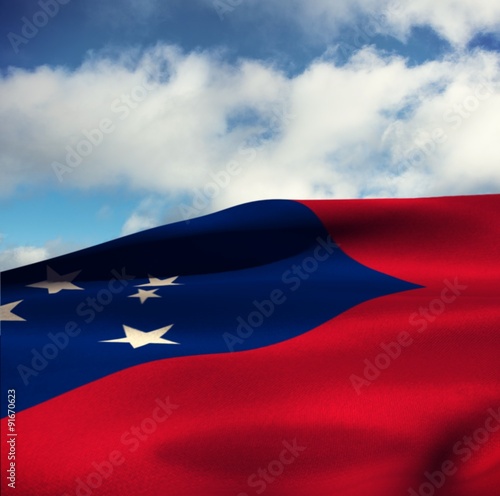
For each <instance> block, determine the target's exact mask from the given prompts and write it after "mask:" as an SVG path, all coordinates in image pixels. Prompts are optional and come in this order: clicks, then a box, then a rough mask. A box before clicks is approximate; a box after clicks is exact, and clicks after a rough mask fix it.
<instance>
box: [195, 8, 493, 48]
mask: <svg viewBox="0 0 500 496" xmlns="http://www.w3.org/2000/svg"><path fill="white" fill-rule="evenodd" d="M201 1H203V2H205V3H206V4H207V5H212V6H215V5H217V4H222V5H224V4H225V5H227V6H229V7H228V8H227V9H224V8H222V9H220V8H219V9H216V10H218V11H219V14H224V13H225V15H224V16H223V18H224V20H227V19H231V18H232V19H236V18H237V17H240V18H244V17H245V16H248V15H252V16H254V17H256V18H261V19H263V18H268V19H273V20H276V19H278V20H280V21H287V22H294V23H296V24H297V25H298V26H300V27H301V28H302V30H303V33H304V34H305V36H306V37H307V38H309V39H315V40H318V39H319V40H323V41H325V40H326V41H332V40H334V39H335V38H336V37H337V36H338V35H339V33H340V32H341V30H342V29H345V28H346V27H348V28H351V29H356V27H357V26H360V25H362V24H363V25H366V21H367V20H370V19H371V20H372V25H373V26H374V28H375V29H378V30H382V32H384V33H385V34H389V35H392V36H396V37H398V38H400V39H405V38H406V37H407V36H408V35H409V34H410V32H411V29H412V28H414V27H422V26H427V27H430V28H432V29H433V30H434V31H436V32H437V33H438V34H439V35H440V36H441V37H442V38H444V39H446V40H447V41H449V42H450V43H451V44H452V45H454V46H457V47H463V46H465V45H466V44H467V43H468V42H469V41H470V40H471V39H472V38H473V37H474V36H475V35H476V34H477V33H480V32H485V31H489V32H493V33H495V32H498V30H499V28H500V4H499V3H498V2H496V1H495V0H461V1H460V2H457V1H456V0H439V1H433V0H413V1H411V2H403V1H402V0H382V1H380V0H337V1H335V2H332V1H331V0H268V2H266V5H265V6H263V5H261V3H260V2H249V1H246V2H241V3H240V4H239V5H237V6H235V7H231V5H232V3H231V2H228V1H225V0H222V1H220V2H214V1H213V0H201ZM236 10H239V11H240V13H241V16H237V15H233V12H234V11H236ZM243 13H244V14H243ZM381 28H382V29H381Z"/></svg>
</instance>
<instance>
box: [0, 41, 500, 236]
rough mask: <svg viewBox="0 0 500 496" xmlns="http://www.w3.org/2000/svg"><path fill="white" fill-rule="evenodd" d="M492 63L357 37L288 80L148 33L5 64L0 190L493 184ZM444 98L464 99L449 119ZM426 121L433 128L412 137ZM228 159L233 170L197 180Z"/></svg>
mask: <svg viewBox="0 0 500 496" xmlns="http://www.w3.org/2000/svg"><path fill="white" fill-rule="evenodd" d="M499 62H500V56H499V55H498V54H496V53H491V52H481V51H476V52H474V53H470V54H455V55H453V56H450V57H449V58H447V59H444V60H439V61H433V62H428V63H425V64H422V65H420V66H411V67H410V66H408V65H407V64H406V63H405V61H404V60H403V59H401V58H398V57H387V56H384V55H382V54H379V53H376V52H374V51H373V50H370V49H364V50H361V51H359V52H358V53H357V54H356V55H355V56H354V57H353V58H352V60H351V61H350V62H349V63H348V64H347V65H345V66H342V67H338V66H335V65H334V63H332V62H329V61H328V60H326V59H325V60H323V59H319V60H316V61H314V62H313V63H311V65H310V66H309V67H308V68H307V70H306V71H304V72H303V73H302V74H299V75H295V76H291V77H289V76H286V75H285V74H284V73H282V72H280V71H279V70H277V69H276V68H273V67H272V66H270V65H268V64H265V63H262V62H255V61H245V60H242V61H240V62H238V63H236V64H228V63H226V62H224V55H223V54H220V53H213V52H212V53H205V52H203V53H198V52H196V53H188V54H184V53H182V52H180V51H179V50H178V49H176V48H174V47H171V46H163V45H159V46H157V47H156V48H154V49H151V50H149V51H148V52H146V53H145V54H143V56H141V57H138V56H137V53H123V54H122V56H121V58H120V59H119V60H113V61H111V60H109V59H106V58H103V57H100V56H99V55H98V54H93V56H92V58H91V59H90V60H89V61H88V62H87V63H85V64H84V65H83V66H82V67H80V68H79V69H78V70H76V71H75V72H67V71H65V70H63V69H61V68H55V69H54V68H49V67H40V68H38V69H36V70H34V71H32V72H28V71H24V70H20V69H12V70H11V71H10V74H9V75H8V76H6V77H4V78H3V79H1V80H0V118H1V120H0V149H1V150H2V158H1V161H0V171H1V173H2V176H3V177H4V178H5V179H4V181H2V183H1V185H0V194H2V195H3V196H8V195H11V194H12V193H13V192H14V191H15V189H16V188H17V187H18V186H19V185H23V186H26V185H28V186H32V187H35V186H37V187H40V185H43V184H44V183H52V184H53V185H54V186H55V187H60V188H67V189H73V188H79V189H91V188H102V187H103V186H104V187H106V186H109V187H113V186H116V187H118V186H119V187H126V188H129V189H131V190H134V191H142V192H144V195H145V196H146V197H147V198H149V197H151V198H160V199H161V198H163V199H165V198H167V199H169V200H170V201H171V200H172V198H176V199H178V198H183V199H185V198H188V204H189V202H191V201H194V198H195V195H198V200H199V201H198V203H197V205H198V207H200V205H201V207H200V208H197V212H199V214H203V213H207V212H208V211H210V210H213V209H218V208H224V207H227V206H229V205H233V204H237V203H241V202H243V201H249V200H255V199H261V198H275V197H285V198H286V197H287V198H300V197H303V198H305V197H308V198H317V197H364V196H419V195H443V194H459V193H481V192H488V191H498V190H499V189H500V171H499V169H498V167H497V163H498V158H499V157H500V146H499V144H498V140H497V138H496V135H495V133H494V132H493V130H494V129H496V128H497V125H498V115H500V114H499V111H500V94H499V91H498V88H499V87H498V82H499V81H500V68H499V67H500V65H499ZM151 74H152V76H151ZM151 79H156V80H157V83H154V84H152V83H151ZM484 81H487V82H488V85H489V86H488V88H489V89H487V90H485V87H484V86H480V85H484ZM478 88H482V90H481V89H480V95H481V98H480V99H478V98H476V100H477V101H475V100H474V98H475V96H474V94H475V92H476V91H478ZM126 94H129V95H135V97H136V99H137V100H139V99H141V100H142V101H141V102H137V101H135V102H134V101H133V100H127V99H126V97H125V96H123V95H126ZM127 101H128V103H123V102H127ZM476 104H477V105H476ZM460 105H461V106H464V105H465V106H467V107H468V108H471V109H472V108H473V107H474V108H473V111H471V112H468V114H470V115H468V116H467V117H460V118H459V117H458V116H459V115H460V114H459V110H457V109H458V107H456V106H460ZM132 107H133V108H132ZM476 107H477V108H476ZM464 115H465V114H464ZM105 118H108V119H110V120H111V124H112V126H114V127H113V129H114V130H113V131H112V132H110V133H108V134H105V133H102V132H94V131H92V136H93V138H91V139H94V140H96V139H97V140H98V141H99V140H100V143H99V144H96V145H93V146H91V148H93V150H92V152H91V153H90V154H89V155H88V156H85V157H83V158H82V160H81V164H79V165H78V166H77V167H75V168H72V167H68V168H67V169H68V172H64V171H63V172H60V174H62V175H61V179H62V182H61V183H59V181H58V179H57V177H56V174H55V173H54V170H53V168H52V164H53V163H54V161H58V162H60V163H61V164H64V163H65V155H66V154H67V151H65V148H67V147H70V148H71V149H72V150H77V149H78V150H80V152H87V151H89V143H87V144H85V143H84V141H83V140H84V139H88V138H85V137H84V133H82V130H93V129H95V128H96V127H97V126H98V125H99V123H100V122H101V124H102V122H103V119H105ZM457 119H459V124H457V122H458V121H457ZM104 122H105V121H104ZM107 124H108V127H106V126H104V129H106V130H107V129H108V128H109V122H107ZM436 129H441V130H442V132H443V133H444V134H445V135H446V139H440V140H438V141H439V142H435V143H434V145H432V143H431V144H430V145H429V144H427V145H425V142H426V140H427V141H428V140H429V138H428V137H427V138H426V136H428V135H431V136H432V134H433V133H434V132H435V131H436ZM433 139H434V138H433ZM422 142H423V143H424V144H422ZM421 149H423V150H424V152H422V151H421ZM419 150H420V152H419ZM73 160H74V156H73ZM228 164H232V166H237V167H238V168H239V172H238V174H234V175H231V177H230V180H229V182H228V184H223V185H222V186H220V187H218V188H216V189H217V191H215V189H214V188H213V187H212V188H210V187H208V185H209V184H211V183H213V177H214V174H218V173H221V171H224V170H226V169H227V167H228ZM223 182H224V181H223ZM207 187H208V190H207V191H205V189H206V188H207ZM200 198H201V199H200ZM164 201H165V200H162V201H160V203H157V202H156V200H155V201H151V200H149V201H146V202H145V203H144V204H143V205H141V206H140V207H139V208H138V210H137V211H135V212H134V214H133V215H132V217H131V218H130V219H129V220H128V221H127V224H126V225H125V226H124V227H123V233H130V232H134V231H137V230H140V229H144V228H147V227H151V226H153V225H157V224H158V223H162V222H164V220H165V208H166V207H165V205H166V203H163V202H164ZM184 203H185V202H184ZM159 212H160V213H159ZM173 217H174V218H176V217H177V218H183V216H182V213H181V212H179V213H178V214H177V215H175V214H174V215H173Z"/></svg>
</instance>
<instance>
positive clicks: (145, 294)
mask: <svg viewBox="0 0 500 496" xmlns="http://www.w3.org/2000/svg"><path fill="white" fill-rule="evenodd" d="M156 291H158V289H150V290H145V289H139V292H138V293H136V294H133V295H130V296H129V298H140V299H141V303H144V302H145V301H146V300H147V299H148V298H161V296H160V295H157V294H155V292H156Z"/></svg>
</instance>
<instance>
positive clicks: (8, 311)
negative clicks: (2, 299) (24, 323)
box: [0, 300, 26, 321]
mask: <svg viewBox="0 0 500 496" xmlns="http://www.w3.org/2000/svg"><path fill="white" fill-rule="evenodd" d="M22 301H23V300H19V301H14V302H13V303H7V304H6V305H0V321H7V320H26V319H23V318H21V317H19V315H16V314H14V313H12V310H13V309H14V308H15V307H17V305H19V303H21V302H22Z"/></svg>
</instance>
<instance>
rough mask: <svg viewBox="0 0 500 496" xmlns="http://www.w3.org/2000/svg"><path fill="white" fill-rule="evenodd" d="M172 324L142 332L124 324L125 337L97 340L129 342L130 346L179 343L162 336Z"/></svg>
mask: <svg viewBox="0 0 500 496" xmlns="http://www.w3.org/2000/svg"><path fill="white" fill-rule="evenodd" d="M172 326H173V324H172V325H169V326H166V327H161V328H160V329H156V330H154V331H149V332H144V331H139V330H138V329H134V328H133V327H129V326H126V325H124V326H123V330H124V331H125V336H127V337H126V338H118V339H106V340H104V341H99V342H100V343H129V344H130V345H131V346H132V348H140V347H141V346H146V345H147V344H180V343H176V342H175V341H169V340H168V339H164V338H163V337H162V336H164V335H165V334H166V333H167V332H168V331H169V330H170V329H171V327H172Z"/></svg>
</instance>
